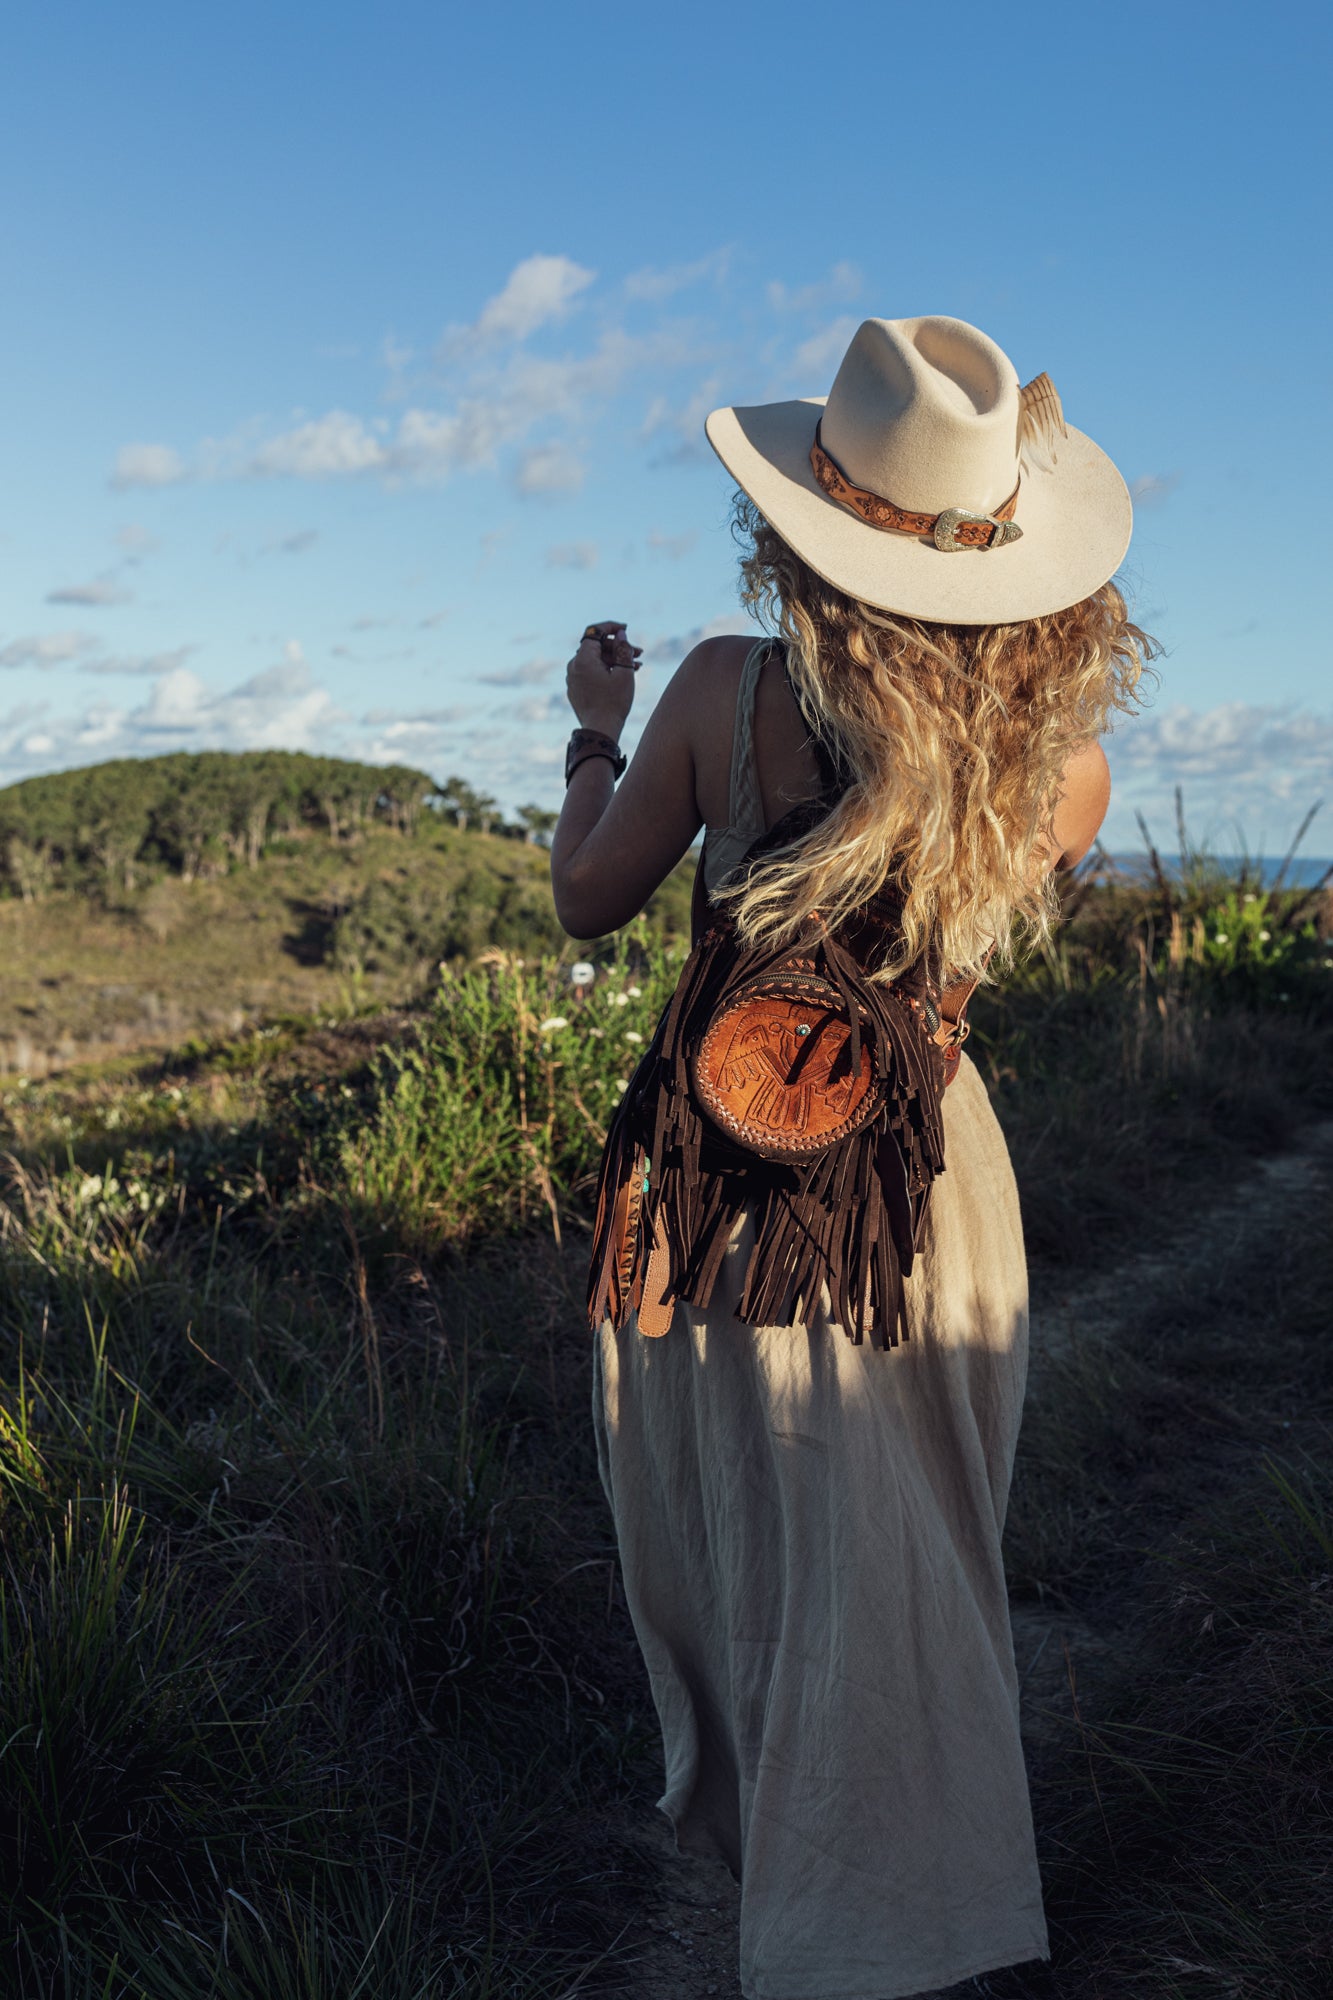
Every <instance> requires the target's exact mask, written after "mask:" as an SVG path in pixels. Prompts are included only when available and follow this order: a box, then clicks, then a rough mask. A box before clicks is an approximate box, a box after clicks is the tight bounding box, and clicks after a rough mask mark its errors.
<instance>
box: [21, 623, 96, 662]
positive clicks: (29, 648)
mask: <svg viewBox="0 0 1333 2000" xmlns="http://www.w3.org/2000/svg"><path fill="white" fill-rule="evenodd" d="M98 643H99V642H98V640H97V638H96V636H95V634H93V633H92V632H42V633H36V632H29V633H27V634H25V636H24V637H23V638H21V639H11V640H10V642H9V644H8V645H7V646H0V667H40V668H42V669H43V670H45V669H46V668H49V667H58V666H62V665H63V664H64V662H65V661H66V660H76V659H77V658H78V657H79V655H80V653H90V652H91V651H92V650H93V648H94V647H95V646H96V645H97V644H98Z"/></svg>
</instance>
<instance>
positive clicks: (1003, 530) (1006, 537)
mask: <svg viewBox="0 0 1333 2000" xmlns="http://www.w3.org/2000/svg"><path fill="white" fill-rule="evenodd" d="M964 521H988V522H989V523H990V525H991V527H992V528H994V530H995V533H994V534H993V535H992V536H991V538H990V540H989V541H988V542H979V543H977V544H976V546H977V547H978V548H983V549H998V548H1002V547H1003V546H1004V544H1005V543H1006V542H1016V541H1018V540H1019V539H1020V537H1021V535H1022V533H1023V530H1022V529H1021V528H1020V527H1019V525H1018V523H1017V521H997V520H996V518H995V516H994V514H969V513H968V511H967V509H966V507H946V508H945V510H944V512H943V513H942V514H941V515H940V517H939V519H938V521H936V523H935V546H936V548H937V549H943V551H944V553H945V554H946V555H952V554H953V552H954V550H956V549H965V548H969V547H971V546H972V544H970V543H968V542H960V541H958V540H957V539H956V538H955V530H956V529H957V528H959V527H961V526H962V524H963V522H964Z"/></svg>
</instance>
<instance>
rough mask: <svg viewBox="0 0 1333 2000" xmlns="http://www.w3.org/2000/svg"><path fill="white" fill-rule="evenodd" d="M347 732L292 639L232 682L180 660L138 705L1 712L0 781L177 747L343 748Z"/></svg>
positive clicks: (27, 708)
mask: <svg viewBox="0 0 1333 2000" xmlns="http://www.w3.org/2000/svg"><path fill="white" fill-rule="evenodd" d="M39 717H40V727H34V725H35V723H36V722H37V720H38V718H39ZM347 731H348V718H347V716H346V715H345V714H344V713H343V712H342V711H341V710H340V709H339V708H338V706H337V705H336V703H335V702H334V700H333V697H332V695H331V694H330V693H329V691H328V690H327V688H323V687H320V686H319V685H318V683H317V682H316V681H315V680H314V679H313V677H312V675H311V672H310V668H309V666H308V665H307V663H306V661H305V659H304V657H303V655H302V652H301V648H300V646H299V645H298V644H297V643H296V642H295V641H292V642H290V643H289V644H288V645H287V647H286V648H285V649H284V656H283V658H282V659H281V661H279V662H278V664H276V665H275V666H271V667H268V668H267V669H265V670H264V671H263V672H261V673H258V674H254V675H252V676H251V677H250V678H249V679H248V680H244V681H242V682H240V683H239V684H238V685H237V686H234V687H230V688H223V689H221V690H219V689H216V688H214V687H210V686H209V685H208V684H207V683H206V682H205V681H203V680H202V679H201V678H200V677H199V676H198V675H197V674H195V673H192V672H191V671H190V669H189V668H188V667H186V666H183V665H179V664H177V665H175V666H169V667H168V668H167V669H166V671H164V672H162V673H161V674H160V675H158V677H157V678H156V679H155V680H154V681H153V685H152V687H151V688H150V689H149V690H148V692H147V693H146V695H145V697H144V699H143V700H142V701H140V702H138V703H137V704H135V705H133V706H128V705H122V704H120V703H117V702H115V701H98V702H95V703H93V704H92V705H91V706H89V707H87V708H85V709H83V710H82V711H81V712H79V713H75V714H70V715H64V716H59V717H52V716H51V714H50V712H49V708H48V709H47V710H45V711H43V710H42V709H39V708H34V707H33V706H32V705H26V706H24V707H21V708H18V709H15V710H12V711H11V712H10V714H9V715H7V716H0V782H9V781H11V780H12V779H14V778H18V777H23V776H25V775H27V774H29V773H30V772H32V771H35V770H54V769H61V768H64V767H66V766H69V765H71V764H87V763H92V762H96V761H99V760H101V759H103V758H108V757H137V756H157V755H159V754H161V753H162V752H163V751H167V750H174V749H188V750H246V749H270V748H271V749H290V750H342V749H345V748H346V747H347V742H348V736H347Z"/></svg>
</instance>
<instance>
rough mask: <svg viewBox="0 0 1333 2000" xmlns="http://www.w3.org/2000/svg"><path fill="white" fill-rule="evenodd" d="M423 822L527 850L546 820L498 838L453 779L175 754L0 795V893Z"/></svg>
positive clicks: (225, 860)
mask: <svg viewBox="0 0 1333 2000" xmlns="http://www.w3.org/2000/svg"><path fill="white" fill-rule="evenodd" d="M423 817H426V818H429V819H431V820H433V821H434V822H436V823H439V822H440V821H445V822H449V823H452V824H453V825H455V826H458V827H459V828H470V829H472V830H476V831H481V832H486V831H489V830H491V829H493V828H494V829H496V830H499V831H502V832H506V833H509V834H511V835H513V836H515V837H518V838H527V839H534V838H537V837H539V836H540V835H541V834H542V833H543V832H545V831H546V830H547V828H548V826H549V824H550V821H551V819H552V817H553V815H551V814H549V813H546V812H544V811H543V810H542V809H541V808H540V807H538V806H526V807H523V808H521V809H520V812H519V815H518V824H517V825H514V826H505V825H503V823H502V821H501V817H500V814H499V811H498V809H497V807H496V804H495V801H494V800H493V799H490V798H487V797H486V796H485V795H484V794H483V793H480V792H477V791H475V790H474V789H473V788H472V787H471V786H470V785H469V784H467V782H466V781H465V780H464V779H462V778H449V779H447V780H446V781H445V782H444V783H443V784H438V783H437V782H436V780H435V779H434V778H432V777H430V776H429V775H428V774H427V773H426V772H425V771H418V770H414V769H412V768H411V767H410V766H409V765H406V764H388V765H381V764H360V763H356V762H353V761H351V760H349V759H347V758H342V757H313V756H309V755H307V754H306V753H305V752H303V751H299V750H248V751H240V752H232V751H223V750H207V751H200V752H189V751H178V752H176V753H174V754H173V755H170V756H165V757H145V758H121V759H118V760H116V761H114V762H112V763H106V764H93V765H90V766H88V767H86V768H85V769H83V770H78V771H60V772H55V773H52V774H51V775H50V776H46V777H40V778H27V779H25V780H24V781H23V782H22V783H21V784H17V785H10V786H9V787H7V788H6V789H5V790H3V791H0V865H2V866H3V876H2V877H0V882H2V884H3V888H4V889H5V890H7V892H8V893H9V894H10V895H16V896H19V897H21V898H22V899H23V900H24V901H25V902H34V901H36V900H38V899H39V898H40V897H42V896H43V895H45V894H47V893H49V891H51V890H52V889H55V888H67V889H84V890H93V891H101V892H103V893H105V892H107V891H110V892H112V893H115V892H124V891H132V890H133V889H134V888H135V887H136V886H138V885H139V884H140V883H142V882H143V881H144V880H145V879H151V878H152V877H153V876H155V875H161V874H170V875H176V876H179V877H180V879H181V880H182V881H185V882H193V881H196V880H198V879H200V878H207V877H210V876H216V875H225V874H227V873H228V872H229V870H230V869H232V868H233V867H236V866H240V865H244V866H249V867H251V868H253V867H256V866H257V865H258V863H259V860H260V857H261V856H262V855H263V854H264V852H265V851H266V849H267V848H268V847H269V845H270V844H271V843H272V842H273V841H274V840H280V839H291V838H292V837H294V836H297V835H300V834H322V835H323V836H324V837H325V838H327V839H329V840H331V841H344V840H346V839H348V838H349V837H350V836H355V835H356V834H358V833H360V832H362V831H364V830H365V829H367V828H369V827H372V826H387V827H391V828H393V829H395V830H396V831H397V832H400V833H403V834H409V835H410V834H412V833H413V832H414V831H415V830H416V829H417V828H418V826H419V825H420V823H421V821H422V819H423Z"/></svg>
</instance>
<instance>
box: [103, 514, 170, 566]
mask: <svg viewBox="0 0 1333 2000" xmlns="http://www.w3.org/2000/svg"><path fill="white" fill-rule="evenodd" d="M115 542H116V547H117V548H118V549H123V550H124V551H125V555H126V557H127V558H128V560H129V561H131V562H137V561H138V560H139V559H140V557H142V556H149V555H151V554H152V553H153V551H154V549H158V548H160V547H161V546H162V544H161V543H160V542H159V541H158V539H157V536H156V535H150V534H149V532H148V530H147V528H145V527H143V526H142V525H141V524H140V523H139V522H138V521H127V522H126V523H125V525H124V527H122V528H117V529H116V534H115Z"/></svg>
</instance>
